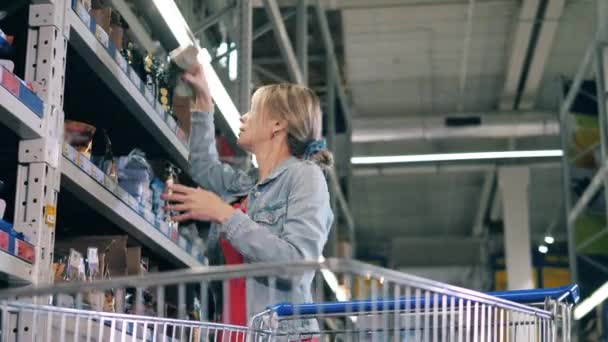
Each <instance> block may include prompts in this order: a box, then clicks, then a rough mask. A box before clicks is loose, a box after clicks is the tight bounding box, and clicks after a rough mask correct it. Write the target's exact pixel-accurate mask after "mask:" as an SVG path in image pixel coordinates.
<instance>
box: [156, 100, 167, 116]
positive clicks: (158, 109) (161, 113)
mask: <svg viewBox="0 0 608 342" xmlns="http://www.w3.org/2000/svg"><path fill="white" fill-rule="evenodd" d="M156 113H157V114H158V116H160V118H161V119H163V120H165V116H166V114H165V110H164V109H163V105H162V104H160V102H156Z"/></svg>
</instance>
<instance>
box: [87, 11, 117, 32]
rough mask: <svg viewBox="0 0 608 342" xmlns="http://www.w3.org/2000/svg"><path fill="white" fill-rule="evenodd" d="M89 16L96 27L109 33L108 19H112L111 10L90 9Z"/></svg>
mask: <svg viewBox="0 0 608 342" xmlns="http://www.w3.org/2000/svg"><path fill="white" fill-rule="evenodd" d="M89 14H90V15H91V17H93V18H95V21H96V22H97V25H99V26H101V28H102V29H103V30H104V31H105V32H110V18H111V17H112V9H111V8H109V7H106V8H95V9H92V10H91V11H90V12H89ZM106 36H107V34H106Z"/></svg>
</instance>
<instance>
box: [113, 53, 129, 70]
mask: <svg viewBox="0 0 608 342" xmlns="http://www.w3.org/2000/svg"><path fill="white" fill-rule="evenodd" d="M114 60H115V61H116V64H118V66H119V67H120V68H121V69H122V71H123V72H124V73H125V74H126V73H128V72H129V64H128V63H127V60H126V59H125V58H124V57H123V56H122V55H121V54H120V51H119V50H118V49H116V53H114Z"/></svg>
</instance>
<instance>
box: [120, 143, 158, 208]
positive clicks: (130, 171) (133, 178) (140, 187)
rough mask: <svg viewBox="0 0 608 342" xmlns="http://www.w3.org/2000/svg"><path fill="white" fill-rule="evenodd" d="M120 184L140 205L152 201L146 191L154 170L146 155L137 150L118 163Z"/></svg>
mask: <svg viewBox="0 0 608 342" xmlns="http://www.w3.org/2000/svg"><path fill="white" fill-rule="evenodd" d="M116 170H117V173H118V184H119V185H120V187H121V188H123V189H124V190H125V191H126V192H128V193H129V194H130V195H131V196H133V197H135V199H136V200H137V201H139V202H140V203H145V202H147V201H149V200H150V196H151V193H150V192H149V191H146V190H147V189H148V187H149V184H150V179H151V178H152V168H151V167H150V164H149V163H148V161H147V160H146V156H145V154H144V153H143V152H142V151H140V150H138V149H135V150H133V151H131V153H129V155H128V156H125V157H120V158H118V159H117V161H116Z"/></svg>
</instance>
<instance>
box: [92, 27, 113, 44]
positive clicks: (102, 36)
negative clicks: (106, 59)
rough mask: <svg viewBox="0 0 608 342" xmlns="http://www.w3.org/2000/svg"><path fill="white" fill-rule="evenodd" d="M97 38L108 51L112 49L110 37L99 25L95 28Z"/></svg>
mask: <svg viewBox="0 0 608 342" xmlns="http://www.w3.org/2000/svg"><path fill="white" fill-rule="evenodd" d="M95 37H97V40H99V42H100V43H101V45H103V46H104V47H105V48H106V49H107V48H109V47H110V37H109V36H108V34H107V33H106V31H104V30H103V28H102V27H101V26H99V25H97V27H95Z"/></svg>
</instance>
